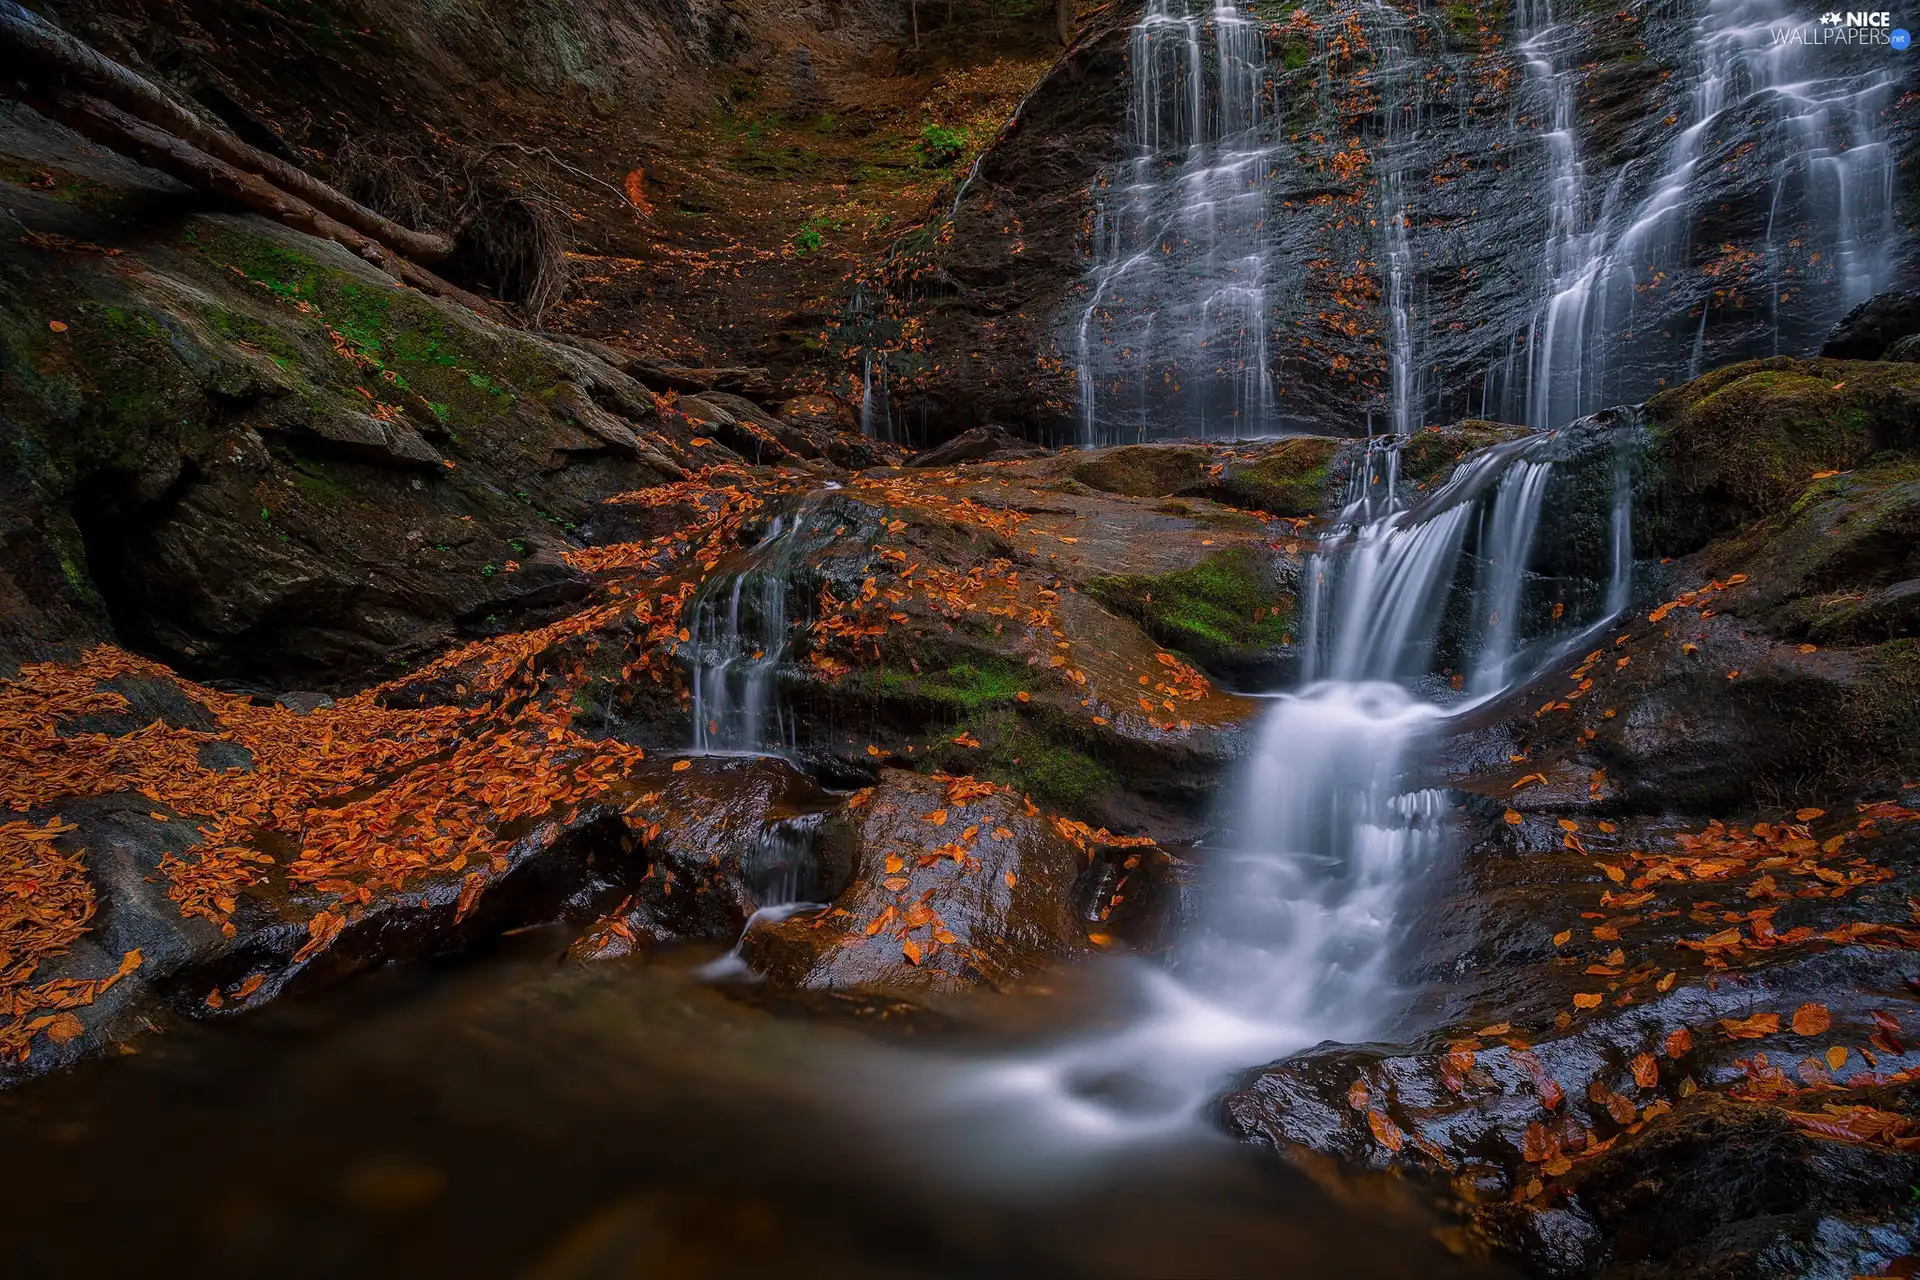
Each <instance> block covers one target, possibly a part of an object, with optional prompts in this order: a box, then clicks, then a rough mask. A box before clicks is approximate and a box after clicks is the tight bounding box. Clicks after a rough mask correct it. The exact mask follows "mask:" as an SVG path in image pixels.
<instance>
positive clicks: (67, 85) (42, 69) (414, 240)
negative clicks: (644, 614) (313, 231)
mask: <svg viewBox="0 0 1920 1280" xmlns="http://www.w3.org/2000/svg"><path fill="white" fill-rule="evenodd" d="M0 50H5V51H6V52H7V54H8V57H7V59H6V61H7V62H8V64H9V65H8V68H7V76H8V78H9V79H12V78H18V79H21V80H24V81H26V82H28V83H29V84H31V85H34V86H36V87H37V88H41V89H48V90H51V89H55V88H58V89H80V90H84V91H85V92H87V93H89V94H92V95H94V96H95V97H97V98H99V99H102V100H104V101H105V102H108V103H111V104H112V105H114V106H116V107H118V108H119V109H120V110H121V111H123V112H126V113H128V114H129V115H131V116H133V117H135V118H137V119H140V120H144V121H145V122H146V123H148V124H150V125H153V126H155V127H157V128H159V129H161V130H163V131H164V132H166V133H170V134H172V135H173V136H174V137H176V138H179V139H180V140H181V141H183V142H186V143H187V144H189V145H190V146H191V147H193V148H194V149H195V150H196V151H199V152H202V153H204V154H205V155H207V156H211V157H212V158H214V159H216V160H220V161H222V162H224V163H225V164H227V165H229V166H231V167H232V168H235V169H239V170H242V171H244V172H246V173H251V174H256V175H258V176H259V177H262V178H265V179H266V180H267V181H269V182H271V183H272V184H273V185H274V186H276V187H279V188H280V189H281V190H283V191H286V192H288V193H289V194H291V195H293V196H295V197H297V198H298V199H299V200H300V201H301V202H303V203H304V204H307V205H310V206H311V207H313V208H314V209H317V210H319V211H320V212H322V213H324V214H326V215H327V216H328V217H330V218H332V219H333V220H334V221H335V222H338V223H341V224H343V225H345V226H348V227H352V228H353V229H354V230H356V231H358V232H360V233H361V234H362V235H364V236H367V237H369V238H371V239H374V240H378V241H379V242H380V243H381V244H383V245H385V246H387V248H389V249H391V250H393V251H394V252H395V253H398V254H401V255H403V256H405V257H408V258H412V259H413V260H415V261H417V262H440V261H442V260H444V259H446V258H448V257H450V256H452V254H453V238H452V237H451V236H444V235H439V234H435V233H432V232H423V231H413V230H409V229H408V228H406V227H403V226H401V225H400V224H399V223H397V222H394V221H393V220H392V219H390V218H387V217H385V216H384V215H382V214H379V213H376V212H374V211H373V210H372V209H369V208H367V207H366V206H365V205H362V204H360V203H359V202H357V201H355V200H353V199H351V198H349V197H348V196H346V195H345V194H343V193H341V192H339V191H337V190H335V189H334V188H333V187H331V186H328V185H327V184H326V183H324V182H322V181H320V180H319V179H318V178H316V177H314V176H313V175H312V174H310V173H307V172H305V171H304V170H302V169H299V168H296V167H295V166H293V165H290V164H288V163H287V162H286V161H284V160H282V159H280V158H279V157H278V156H272V155H268V154H267V153H266V152H264V151H261V150H259V149H257V148H255V147H251V146H248V145H247V144H246V143H244V142H242V141H241V140H240V139H238V138H236V137H234V136H233V135H232V134H230V133H228V132H227V131H226V130H224V129H221V128H218V127H217V126H215V125H212V124H209V123H208V122H207V121H205V120H203V119H201V118H200V117H199V116H197V115H195V114H193V113H192V112H191V111H188V110H187V109H186V108H184V107H182V106H181V105H180V104H179V103H177V102H175V101H174V100H173V99H172V98H170V97H168V96H167V95H166V94H165V93H164V92H162V91H161V90H160V89H159V88H158V87H156V86H155V85H154V84H153V83H152V82H150V81H148V80H145V79H143V78H142V77H140V76H139V75H136V74H135V73H134V72H132V71H130V70H128V69H127V68H126V67H123V66H121V65H120V64H119V63H117V62H115V61H113V59H111V58H108V57H106V56H104V55H102V54H101V53H99V52H98V51H97V50H95V49H94V48H93V47H92V46H90V45H88V44H86V43H85V42H84V41H81V40H76V39H75V38H74V37H72V36H70V35H68V34H67V33H66V32H64V31H62V30H60V29H59V28H58V27H56V26H54V25H52V24H51V23H49V22H47V21H46V20H45V19H44V18H41V17H40V16H38V15H37V14H34V13H31V12H29V11H28V10H26V9H24V8H22V7H21V6H20V5H18V4H16V3H15V2H14V0H0Z"/></svg>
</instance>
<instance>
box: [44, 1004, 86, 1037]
mask: <svg viewBox="0 0 1920 1280" xmlns="http://www.w3.org/2000/svg"><path fill="white" fill-rule="evenodd" d="M86 1031H87V1029H86V1028H85V1027H83V1026H81V1025H80V1019H78V1018H76V1017H74V1016H73V1014H72V1013H70V1012H65V1011H63V1012H60V1013H56V1014H54V1015H53V1021H52V1022H49V1023H48V1024H47V1026H46V1032H47V1038H48V1039H49V1040H51V1041H53V1042H54V1043H55V1044H66V1043H67V1042H68V1041H70V1040H78V1039H79V1038H80V1037H81V1036H83V1035H85V1034H86Z"/></svg>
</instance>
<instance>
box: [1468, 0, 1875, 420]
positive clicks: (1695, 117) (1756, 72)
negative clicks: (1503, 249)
mask: <svg viewBox="0 0 1920 1280" xmlns="http://www.w3.org/2000/svg"><path fill="white" fill-rule="evenodd" d="M1519 19H1520V23H1521V31H1522V44H1521V50H1522V55H1523V58H1524V59H1525V62H1526V66H1527V73H1528V79H1529V88H1530V94H1531V97H1532V99H1533V101H1534V103H1535V105H1536V107H1539V106H1541V105H1544V110H1540V111H1539V112H1538V115H1539V118H1540V119H1541V120H1542V121H1543V123H1544V128H1543V129H1542V131H1541V133H1540V137H1541V140H1542V142H1543V143H1544V144H1545V146H1546V149H1547V153H1548V158H1549V172H1550V182H1549V187H1548V194H1549V198H1550V204H1549V213H1548V217H1547V221H1546V234H1545V243H1544V246H1543V250H1542V254H1541V267H1540V279H1541V302H1540V305H1539V306H1538V308H1537V309H1536V311H1535V312H1534V315H1533V318H1532V320H1531V322H1530V324H1529V326H1528V329H1527V332H1526V334H1525V336H1524V339H1522V338H1516V339H1515V340H1514V343H1513V346H1512V347H1511V349H1510V350H1509V352H1508V354H1507V356H1506V358H1505V359H1504V360H1502V361H1498V362H1496V364H1495V366H1494V367H1493V368H1492V369H1490V370H1489V375H1488V376H1489V379H1490V380H1493V381H1498V382H1502V383H1504V387H1503V391H1502V402H1503V406H1504V408H1503V412H1504V413H1506V414H1508V415H1510V416H1518V417H1523V418H1524V419H1525V421H1526V422H1527V423H1528V424H1530V425H1532V426H1536V427H1552V426H1558V425H1561V424H1563V423H1566V422H1569V421H1571V420H1572V419H1574V418H1576V417H1578V416H1580V415H1582V414H1586V413H1591V412H1594V411H1596V410H1598V409H1599V408H1601V407H1603V406H1605V405H1607V404H1617V403H1630V402H1633V401H1636V400H1640V399H1643V398H1645V396H1647V395H1648V394H1650V393H1651V392H1653V391H1655V390H1657V389H1658V388H1659V387H1660V386H1661V385H1664V384H1666V383H1667V382H1668V381H1670V380H1672V379H1676V378H1678V377H1681V376H1684V375H1687V374H1689V373H1696V372H1698V371H1699V370H1700V369H1702V368H1704V367H1705V366H1706V364H1707V363H1708V355H1709V350H1710V339H1709V324H1710V321H1711V319H1712V312H1713V310H1714V308H1715V306H1716V302H1715V297H1714V294H1715V292H1716V290H1717V289H1719V286H1718V285H1717V284H1712V285H1708V286H1707V287H1706V288H1705V289H1702V288H1700V285H1701V281H1700V279H1699V278H1698V277H1700V276H1701V275H1702V274H1704V275H1705V278H1706V279H1708V280H1711V281H1714V282H1722V281H1724V286H1725V287H1724V289H1723V290H1719V291H1720V292H1722V293H1723V294H1728V295H1730V294H1733V293H1736V292H1737V288H1736V286H1738V285H1740V284H1741V282H1742V281H1743V280H1747V283H1748V284H1749V285H1750V286H1751V287H1752V288H1754V290H1755V292H1756V294H1757V293H1758V291H1759V290H1761V289H1764V290H1765V291H1766V293H1767V295H1768V304H1769V308H1770V314H1771V317H1772V329H1773V333H1772V342H1771V348H1772V351H1773V352H1777V351H1779V350H1782V349H1785V350H1788V351H1805V350H1807V349H1809V348H1811V347H1813V346H1814V345H1816V344H1817V343H1818V341H1819V339H1820V337H1821V336H1822V335H1823V334H1824V333H1825V332H1826V330H1827V328H1828V327H1830V326H1831V324H1832V323H1833V321H1834V320H1835V319H1837V318H1838V317H1839V316H1840V315H1841V314H1843V313H1844V312H1845V311H1846V310H1847V309H1848V308H1849V307H1851V306H1853V305H1854V304H1856V303H1858V302H1860V301H1862V300H1864V299H1865V298H1867V297H1869V296H1871V295H1872V294H1874V293H1876V292H1878V291H1879V290H1881V289H1883V288H1885V287H1887V286H1888V284H1889V283H1890V282H1891V276H1892V250H1893V245H1894V243H1895V239H1896V236H1897V234H1898V225H1897V220H1896V207H1895V201H1894V165H1893V162H1892V156H1891V150H1890V147H1889V144H1888V141H1887V129H1888V121H1887V117H1888V114H1889V113H1888V111H1887V107H1888V106H1889V104H1890V102H1891V96H1892V93H1893V90H1894V87H1895V84H1896V81H1897V78H1898V73H1897V71H1896V70H1893V69H1890V67H1889V66H1888V65H1885V64H1882V63H1880V62H1879V61H1878V60H1875V61H1872V62H1870V61H1868V60H1866V59H1864V58H1863V57H1862V56H1861V51H1860V50H1859V49H1857V48H1853V47H1849V46H1844V45H1839V46H1831V47H1823V46H1820V45H1818V44H1808V43H1801V42H1798V41H1795V40H1792V39H1789V38H1786V37H1787V33H1789V32H1790V31H1791V30H1793V29H1794V28H1797V27H1798V26H1800V25H1802V24H1804V23H1806V22H1808V21H1810V19H1811V14H1810V13H1803V12H1798V11H1794V10H1792V9H1790V7H1789V6H1788V5H1786V4H1785V3H1783V0H1709V3H1707V4H1706V5H1704V6H1703V8H1702V10H1701V12H1700V14H1699V17H1698V18H1697V20H1696V21H1695V23H1694V25H1693V27H1692V29H1691V33H1690V38H1691V48H1692V61H1693V65H1692V67H1690V68H1689V69H1688V70H1687V72H1686V73H1685V75H1686V81H1685V86H1686V88H1685V94H1686V98H1685V102H1684V105H1681V106H1679V107H1678V108H1677V109H1676V110H1675V113H1674V116H1675V119H1674V123H1675V124H1677V125H1681V126H1682V127H1680V130H1679V132H1678V133H1677V134H1676V135H1675V136H1674V138H1673V140H1672V141H1671V142H1670V143H1668V144H1667V146H1666V147H1665V148H1664V150H1663V151H1662V152H1661V153H1660V154H1659V155H1657V156H1655V157H1652V158H1650V160H1649V161H1647V162H1646V163H1644V164H1641V163H1636V164H1629V165H1626V166H1623V167H1622V168H1621V169H1620V170H1619V171H1618V172H1616V173H1615V174H1614V175H1613V177H1612V178H1611V179H1610V180H1609V182H1608V183H1607V185H1606V188H1605V191H1604V194H1603V195H1601V197H1600V198H1599V199H1598V200H1597V201H1596V200H1595V198H1594V197H1595V192H1594V191H1593V189H1592V184H1591V183H1590V182H1589V181H1588V179H1587V175H1586V173H1585V170H1584V168H1583V166H1582V164H1581V161H1580V158H1579V155H1578V142H1577V138H1576V135H1575V131H1574V126H1575V125H1576V123H1578V121H1579V114H1578V97H1577V94H1578V86H1579V83H1580V80H1581V78H1582V76H1583V72H1582V69H1581V68H1580V66H1579V65H1578V63H1579V61H1580V50H1579V48H1578V45H1579V36H1580V32H1579V29H1578V28H1577V27H1576V26H1575V25H1573V24H1572V23H1571V22H1570V21H1568V20H1567V19H1566V17H1565V16H1563V15H1560V14H1558V13H1556V11H1555V7H1554V0H1534V2H1533V3H1529V4H1526V5H1524V6H1523V7H1522V9H1521V10H1520V14H1519ZM1735 108H1740V109H1743V110H1744V111H1746V112H1749V113H1753V114H1756V115H1757V116H1759V117H1760V124H1759V125H1758V128H1757V136H1755V137H1753V138H1751V139H1749V143H1750V144H1751V148H1752V149H1753V150H1754V151H1755V152H1756V154H1757V156H1758V157H1759V159H1760V161H1761V162H1764V163H1767V164H1769V165H1771V167H1772V172H1773V178H1772V184H1771V185H1772V188H1773V198H1772V200H1771V203H1770V214H1769V218H1768V224H1767V234H1766V244H1765V250H1764V253H1763V255H1762V257H1763V261H1762V262H1761V263H1760V264H1759V270H1760V272H1761V273H1762V275H1761V279H1759V280H1757V281H1754V280H1748V279H1747V270H1746V264H1744V263H1742V262H1741V261H1740V260H1739V259H1738V256H1737V254H1734V255H1727V256H1725V257H1724V258H1723V259H1722V260H1717V261H1715V262H1712V263H1700V262H1696V261H1695V259H1696V258H1698V257H1701V256H1704V255H1706V254H1709V253H1714V252H1715V246H1712V245H1696V244H1694V243H1693V232H1694V227H1693V218H1692V210H1693V207H1694V203H1695V201H1696V199H1697V198H1698V189H1699V187H1700V186H1701V185H1702V183H1703V182H1706V181H1708V180H1711V179H1712V177H1713V172H1712V168H1711V165H1710V164H1708V165H1703V162H1705V161H1716V162H1718V163H1720V164H1728V165H1730V164H1734V163H1738V162H1740V153H1739V152H1738V151H1736V152H1734V153H1732V154H1730V155H1725V154H1719V153H1716V152H1714V151H1713V150H1712V148H1715V147H1718V146H1719V145H1720V143H1721V138H1720V137H1718V136H1716V135H1717V133H1718V132H1720V131H1722V130H1724V129H1731V128H1736V127H1739V126H1740V120H1739V119H1738V118H1737V113H1736V112H1735V110H1734V109H1735ZM1649 167H1650V168H1651V173H1650V175H1649V176H1648V177H1647V178H1646V180H1643V175H1642V173H1641V172H1640V171H1641V170H1642V169H1645V168H1649ZM1632 190H1643V191H1644V194H1641V195H1640V196H1639V197H1638V198H1637V199H1633V198H1630V197H1629V195H1628V193H1629V192H1630V191H1632ZM1783 207H1789V208H1791V209H1792V210H1793V211H1794V212H1795V214H1796V215H1797V216H1796V217H1795V219H1794V221H1793V224H1792V226H1791V227H1781V226H1780V225H1779V222H1780V218H1781V212H1782V209H1783ZM1690 276H1692V277H1695V278H1692V279H1690V278H1689V277H1690ZM1688 285H1691V286H1692V287H1693V288H1694V290H1695V296H1693V297H1692V298H1689V296H1688V294H1687V292H1686V291H1685V288H1684V287H1683V286H1688ZM1789 296H1790V297H1791V298H1792V299H1794V300H1795V305H1794V307H1793V308H1792V311H1791V313H1790V314H1792V315H1794V316H1795V317H1797V321H1798V323H1797V327H1796V328H1795V330H1794V331H1792V332H1789V333H1783V332H1781V330H1780V317H1781V315H1782V312H1781V310H1780V307H1779V303H1780V302H1781V301H1784V300H1786V299H1787V297H1789ZM1718 305H1720V306H1722V307H1723V308H1724V307H1726V305H1727V300H1726V298H1725V297H1723V298H1722V301H1721V302H1720V303H1719V304H1718ZM1696 308H1697V313H1696ZM1768 353H1771V352H1761V351H1747V350H1741V351H1740V352H1738V354H1743V355H1757V354H1768ZM1522 370H1524V372H1522Z"/></svg>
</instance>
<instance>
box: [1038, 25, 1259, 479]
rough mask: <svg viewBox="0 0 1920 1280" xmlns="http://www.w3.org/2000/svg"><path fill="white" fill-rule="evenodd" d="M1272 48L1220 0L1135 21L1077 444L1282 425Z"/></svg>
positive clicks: (1102, 206) (1105, 203)
mask: <svg viewBox="0 0 1920 1280" xmlns="http://www.w3.org/2000/svg"><path fill="white" fill-rule="evenodd" d="M1266 43H1267V33H1266V28H1265V24H1263V23H1262V22H1261V21H1260V20H1259V19H1257V18H1255V17H1254V16H1252V15H1251V14H1247V13H1243V12H1241V11H1240V9H1239V8H1238V7H1236V6H1235V5H1233V4H1231V3H1226V2H1225V0H1215V2H1212V3H1203V2H1202V0H1148V4H1147V6H1146V12H1145V13H1144V14H1143V15H1142V16H1141V18H1140V20H1139V22H1137V23H1136V24H1135V25H1134V27H1133V32H1132V38H1131V46H1130V49H1129V66H1130V67H1131V68H1132V73H1133V74H1132V98H1131V100H1130V102H1129V104H1128V109H1127V134H1128V143H1129V146H1130V148H1131V150H1132V153H1133V154H1132V158H1131V159H1130V160H1128V161H1127V162H1126V163H1125V164H1123V165H1122V166H1120V168H1119V170H1118V171H1117V172H1116V173H1114V174H1112V175H1111V176H1110V179H1109V181H1108V183H1107V185H1106V186H1105V187H1104V189H1103V190H1102V191H1100V192H1099V193H1098V197H1097V200H1096V208H1095V211H1094V228H1093V243H1094V263H1093V268H1092V273H1091V276H1090V279H1089V300H1088V303H1087V306H1086V309H1085V310H1084V311H1083V312H1082V313H1081V315H1080V317H1079V320H1078V323H1077V325H1076V327H1075V330H1074V334H1073V342H1074V345H1075V350H1076V357H1077V358H1076V364H1077V369H1076V372H1077V378H1078V383H1079V388H1080V434H1081V443H1083V444H1086V445H1097V444H1119V443H1125V442H1128V441H1133V440H1142V439H1150V438H1157V437H1160V436H1165V435H1183V436H1184V435H1192V436H1201V437H1220V438H1234V439H1239V438H1244V437H1249V436H1259V435H1269V434H1272V432H1273V430H1274V421H1273V419H1274V388H1273V382H1272V377H1271V374H1270V372H1269V358H1270V353H1269V340H1270V336H1271V333H1272V330H1273V314H1272V303H1273V301H1274V295H1275V287H1276V281H1275V279H1274V275H1273V272H1274V264H1273V261H1272V250H1271V245H1270V242H1269V239H1270V238H1269V237H1268V236H1267V235H1266V234H1265V232H1264V224H1265V217H1266V213H1267V190H1268V185H1269V182H1270V180H1271V178H1272V177H1273V168H1274V164H1275V157H1276V154H1277V146H1276V143H1275V137H1274V128H1273V122H1272V115H1273V113H1272V112H1271V111H1270V110H1269V102H1268V97H1269V94H1270V92H1271V88H1270V85H1269V80H1268V75H1267V62H1266Z"/></svg>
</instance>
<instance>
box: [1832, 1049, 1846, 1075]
mask: <svg viewBox="0 0 1920 1280" xmlns="http://www.w3.org/2000/svg"><path fill="white" fill-rule="evenodd" d="M1846 1065H1847V1047H1846V1046H1845V1045H1840V1044H1836V1045H1833V1046H1831V1047H1830V1048H1829V1049H1828V1050H1827V1069H1828V1070H1829V1071H1838V1070H1839V1069H1840V1068H1842V1067H1844V1066H1846Z"/></svg>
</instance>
